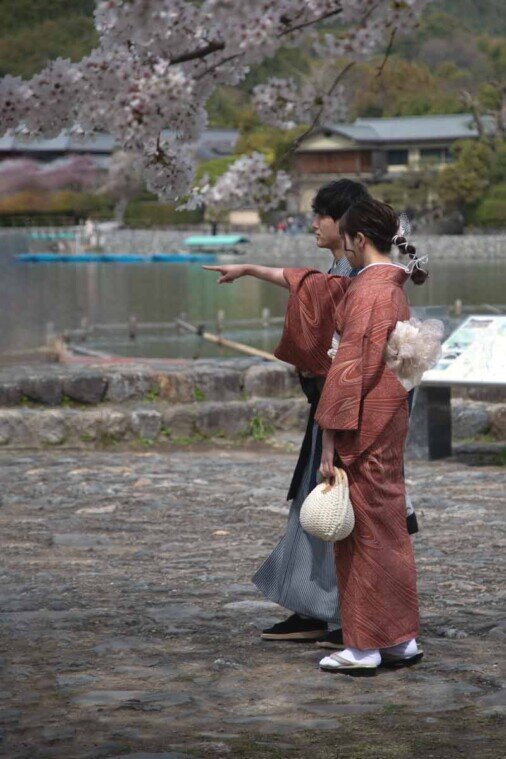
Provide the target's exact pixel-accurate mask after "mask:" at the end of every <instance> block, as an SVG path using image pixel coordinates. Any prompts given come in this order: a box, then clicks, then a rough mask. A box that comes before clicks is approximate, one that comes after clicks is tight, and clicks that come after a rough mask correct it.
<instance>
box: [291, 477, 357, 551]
mask: <svg viewBox="0 0 506 759" xmlns="http://www.w3.org/2000/svg"><path fill="white" fill-rule="evenodd" d="M300 523H301V525H302V528H303V529H304V530H305V531H306V532H308V533H309V534H310V535H314V536H315V537H317V538H320V539H321V540H327V541H329V542H333V541H336V540H344V539H345V538H347V537H348V535H350V534H351V532H352V530H353V528H354V527H355V514H354V512H353V506H352V505H351V501H350V491H349V488H348V477H347V476H346V472H345V471H344V470H343V469H338V468H337V467H334V484H333V485H331V484H330V483H329V482H328V481H327V480H324V482H321V483H320V484H319V485H317V486H316V487H315V488H314V489H313V490H312V491H311V492H310V493H309V494H308V496H307V497H306V499H305V501H304V503H303V504H302V507H301V510H300Z"/></svg>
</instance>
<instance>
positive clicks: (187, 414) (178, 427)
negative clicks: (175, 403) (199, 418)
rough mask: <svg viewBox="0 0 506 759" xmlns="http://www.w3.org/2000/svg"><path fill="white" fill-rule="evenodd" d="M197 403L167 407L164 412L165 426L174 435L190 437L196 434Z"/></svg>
mask: <svg viewBox="0 0 506 759" xmlns="http://www.w3.org/2000/svg"><path fill="white" fill-rule="evenodd" d="M196 413H197V412H196V409H195V405H192V406H188V407H187V408H184V407H183V408H182V407H181V406H179V407H175V408H171V409H166V410H164V412H163V426H164V427H165V428H166V429H167V430H168V431H169V432H170V434H171V435H172V436H173V437H189V436H191V435H194V434H195V420H196Z"/></svg>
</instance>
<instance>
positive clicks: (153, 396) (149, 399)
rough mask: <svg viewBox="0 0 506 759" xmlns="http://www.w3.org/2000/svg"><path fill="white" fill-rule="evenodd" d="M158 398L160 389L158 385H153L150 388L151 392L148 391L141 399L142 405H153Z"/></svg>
mask: <svg viewBox="0 0 506 759" xmlns="http://www.w3.org/2000/svg"><path fill="white" fill-rule="evenodd" d="M159 397H160V388H159V387H158V385H155V386H154V387H152V388H151V390H148V392H147V393H145V394H144V398H143V399H142V400H143V402H144V403H155V402H156V401H157V400H158V399H159Z"/></svg>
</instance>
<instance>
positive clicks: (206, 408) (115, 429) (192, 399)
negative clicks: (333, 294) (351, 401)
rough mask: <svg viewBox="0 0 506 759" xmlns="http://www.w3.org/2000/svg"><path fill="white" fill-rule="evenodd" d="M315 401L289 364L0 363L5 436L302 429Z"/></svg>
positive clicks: (147, 437) (156, 436)
mask: <svg viewBox="0 0 506 759" xmlns="http://www.w3.org/2000/svg"><path fill="white" fill-rule="evenodd" d="M306 415H307V402H306V399H305V398H304V397H303V395H302V393H301V391H300V387H299V383H298V378H297V375H296V373H295V371H293V370H292V369H290V368H289V367H287V366H284V365H282V364H270V363H269V364H268V363H263V362H261V361H255V360H253V361H249V360H247V359H246V360H242V359H238V360H235V361H229V362H227V363H226V364H220V363H219V362H214V363H213V362H206V361H196V362H175V363H174V366H172V367H171V366H167V365H163V364H162V363H160V365H159V366H158V365H156V364H151V365H149V366H148V365H144V364H104V365H97V366H86V367H82V366H63V365H57V366H50V365H45V366H39V367H33V366H30V367H17V368H10V369H5V370H3V371H1V372H0V444H1V445H7V446H15V447H32V446H40V445H42V446H44V445H71V446H90V445H91V446H93V445H96V444H101V443H113V442H120V441H129V440H130V441H135V440H137V441H138V442H141V443H142V442H144V443H146V444H147V443H153V442H155V441H169V442H174V443H176V444H177V443H183V442H191V441H193V440H199V439H202V438H206V437H212V436H222V437H244V438H248V437H251V438H254V439H264V438H265V437H267V436H268V435H269V434H270V433H271V432H272V431H274V430H275V429H288V430H294V429H296V430H302V429H303V428H304V424H305V418H306Z"/></svg>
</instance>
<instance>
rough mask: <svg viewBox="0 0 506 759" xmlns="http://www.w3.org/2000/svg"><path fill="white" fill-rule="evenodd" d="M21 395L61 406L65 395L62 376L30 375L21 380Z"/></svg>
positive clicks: (48, 404) (49, 404) (39, 401)
mask: <svg viewBox="0 0 506 759" xmlns="http://www.w3.org/2000/svg"><path fill="white" fill-rule="evenodd" d="M19 384H20V390H21V395H24V396H26V397H27V398H29V399H30V400H31V401H34V402H35V403H43V404H44V405H46V406H59V405H60V403H61V401H62V397H63V383H62V378H61V377H58V376H57V375H53V376H51V377H47V376H46V377H44V376H43V377H37V376H36V375H34V376H28V377H23V378H22V379H21V381H20V383H19Z"/></svg>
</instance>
